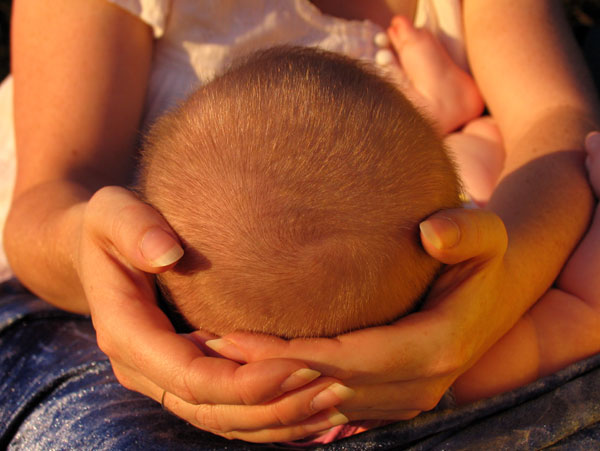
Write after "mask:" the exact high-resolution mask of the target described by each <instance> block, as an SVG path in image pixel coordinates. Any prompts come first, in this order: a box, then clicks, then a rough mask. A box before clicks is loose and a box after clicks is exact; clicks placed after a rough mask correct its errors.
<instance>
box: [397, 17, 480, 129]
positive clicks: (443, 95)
mask: <svg viewBox="0 0 600 451" xmlns="http://www.w3.org/2000/svg"><path fill="white" fill-rule="evenodd" d="M388 36H389V37H390V41H391V43H392V46H393V47H394V49H395V51H396V53H397V55H398V59H399V62H400V65H401V67H402V69H403V71H404V73H405V74H406V77H407V78H408V80H409V81H410V82H411V85H412V88H413V91H414V92H405V94H406V95H407V96H408V97H409V98H410V99H411V100H412V101H413V102H414V103H416V104H417V106H419V107H421V108H424V109H425V110H426V111H428V112H429V113H430V114H431V115H432V116H433V119H434V120H436V121H438V123H439V125H440V128H441V130H442V132H443V133H449V132H451V131H452V130H455V129H457V128H458V127H460V126H461V125H463V124H465V123H467V122H468V121H470V120H471V119H474V118H476V117H478V116H480V115H481V113H482V111H483V106H484V104H483V99H482V98H481V94H480V93H479V89H478V88H477V85H476V84H475V81H474V80H473V78H472V77H471V76H470V75H469V74H467V73H466V72H465V71H463V70H462V69H461V68H459V67H458V66H457V65H456V64H455V63H454V61H452V59H451V58H450V56H449V55H448V53H447V52H446V50H445V49H444V48H443V47H442V45H441V44H440V43H439V42H438V41H437V40H436V39H435V37H433V35H432V34H431V33H430V32H429V31H427V30H423V29H416V28H415V27H414V26H413V25H412V23H411V22H410V21H409V20H408V19H407V18H405V17H403V16H396V17H395V18H394V19H393V20H392V24H391V25H390V27H389V29H388Z"/></svg>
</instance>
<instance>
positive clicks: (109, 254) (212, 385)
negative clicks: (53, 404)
mask: <svg viewBox="0 0 600 451" xmlns="http://www.w3.org/2000/svg"><path fill="white" fill-rule="evenodd" d="M182 255H183V250H182V248H181V246H180V245H179V243H178V240H177V238H176V236H175V234H174V232H173V231H172V230H171V228H170V227H169V225H168V224H167V222H166V221H165V220H164V218H163V217H162V216H161V215H160V214H159V213H158V212H157V211H156V210H154V209H153V208H152V207H150V206H149V205H147V204H145V203H143V202H141V201H140V200H139V199H138V198H137V197H136V196H135V195H134V194H133V193H132V192H130V191H128V190H126V189H124V188H120V187H105V188H102V189H100V190H99V191H97V192H96V193H95V194H94V195H93V196H92V198H91V199H90V201H89V202H88V203H87V205H86V207H85V211H84V219H83V226H82V231H81V236H80V246H79V251H78V256H77V269H78V273H79V276H80V280H81V282H82V285H83V288H84V291H85V295H86V298H87V301H88V303H89V306H90V311H91V314H92V320H93V323H94V327H95V328H96V332H97V339H98V344H99V346H100V348H101V349H102V350H103V351H104V352H105V353H106V354H107V355H108V357H109V358H110V361H111V364H112V366H113V370H114V372H115V375H116V376H117V379H118V380H119V382H120V383H121V384H123V385H124V386H125V387H127V388H129V389H131V390H135V391H138V392H140V393H143V394H144V395H147V396H149V397H151V398H153V399H154V400H156V401H158V402H161V399H162V397H163V391H165V392H166V395H165V397H164V399H162V401H164V405H165V406H166V407H167V408H168V409H169V410H170V411H172V412H173V413H174V414H176V415H177V416H179V417H181V418H183V419H185V420H186V421H188V422H190V423H192V424H194V425H196V426H198V427H200V428H202V429H207V430H209V431H211V432H214V433H216V434H219V435H223V436H226V437H229V438H242V439H245V440H249V441H283V440H293V439H295V438H299V437H304V436H306V435H309V434H311V433H314V432H318V431H321V430H324V429H327V428H329V427H331V426H332V425H334V424H335V423H336V422H337V423H339V422H340V421H342V422H343V421H346V420H345V418H344V417H343V416H342V415H341V414H339V413H338V412H337V411H336V410H335V409H332V407H333V406H335V405H336V404H338V403H341V402H342V401H343V400H344V399H343V398H346V397H347V396H348V395H349V394H351V392H349V391H344V390H343V389H341V390H340V388H339V387H338V386H334V387H333V391H331V390H330V391H326V390H327V389H328V388H329V387H330V386H331V385H332V384H333V383H335V382H336V380H335V379H332V378H324V377H319V376H320V373H318V372H317V371H314V370H310V369H308V367H307V365H306V364H304V363H302V362H300V361H297V360H292V359H270V360H264V361H260V362H256V363H250V364H246V365H242V364H239V363H237V362H235V361H233V360H228V359H225V358H220V357H218V356H216V354H215V353H214V352H213V351H210V349H209V348H207V347H204V346H203V345H202V344H201V343H200V342H198V341H192V339H188V338H187V337H186V336H182V335H178V334H176V333H175V331H174V329H173V326H172V325H171V323H170V322H169V320H168V319H167V317H166V316H165V315H164V313H163V312H162V311H161V310H160V309H159V308H158V306H157V305H156V301H155V291H154V280H153V276H152V274H153V273H159V272H163V271H167V270H169V269H171V268H172V267H173V266H174V265H175V264H176V262H177V260H178V259H179V258H180V257H181V256H182ZM300 387H303V388H302V390H297V389H298V388H300ZM322 392H323V393H324V394H323V395H322V396H321V397H320V398H317V400H316V401H315V400H314V399H315V397H316V396H317V395H318V394H319V393H322ZM319 399H320V400H319ZM225 413H226V415H225ZM291 424H293V425H294V426H290V427H287V426H286V425H291Z"/></svg>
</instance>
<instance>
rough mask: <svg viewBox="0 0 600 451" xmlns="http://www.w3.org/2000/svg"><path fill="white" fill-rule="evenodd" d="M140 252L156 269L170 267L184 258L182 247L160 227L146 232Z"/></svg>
mask: <svg viewBox="0 0 600 451" xmlns="http://www.w3.org/2000/svg"><path fill="white" fill-rule="evenodd" d="M140 250H141V252H142V255H143V256H144V258H145V259H146V260H147V261H148V263H149V264H150V266H152V267H154V268H160V267H162V266H169V265H171V264H173V263H175V262H176V261H177V260H179V259H180V258H181V257H182V256H183V249H182V248H181V246H180V245H179V244H178V243H177V242H176V241H175V239H174V238H173V237H172V236H171V235H170V234H168V233H167V232H165V231H164V230H163V229H161V228H160V227H153V228H151V229H150V230H148V231H147V232H146V234H145V235H144V238H142V242H141V244H140Z"/></svg>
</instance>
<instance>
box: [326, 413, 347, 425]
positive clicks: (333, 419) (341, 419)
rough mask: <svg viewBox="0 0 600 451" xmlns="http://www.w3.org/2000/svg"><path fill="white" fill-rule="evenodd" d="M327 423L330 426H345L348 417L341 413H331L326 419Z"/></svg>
mask: <svg viewBox="0 0 600 451" xmlns="http://www.w3.org/2000/svg"><path fill="white" fill-rule="evenodd" d="M328 420H329V422H330V423H331V425H332V426H339V425H340V424H346V423H348V421H350V420H349V419H348V417H347V416H346V415H344V414H343V413H341V412H332V413H331V415H329V417H328Z"/></svg>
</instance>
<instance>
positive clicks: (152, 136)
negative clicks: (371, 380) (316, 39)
mask: <svg viewBox="0 0 600 451" xmlns="http://www.w3.org/2000/svg"><path fill="white" fill-rule="evenodd" d="M139 188H140V191H141V192H142V194H143V196H144V198H145V199H146V200H147V201H148V202H150V203H151V204H152V205H154V206H155V207H156V208H158V209H159V211H161V213H162V214H163V215H164V216H165V218H166V219H167V220H168V221H169V223H170V224H171V225H172V227H173V228H174V230H175V231H176V232H177V233H178V234H179V236H180V238H181V240H182V242H183V243H184V245H185V256H184V257H183V259H182V260H181V262H180V263H179V264H178V265H177V266H176V267H175V269H174V270H173V271H171V272H168V273H165V274H164V275H162V276H160V279H159V280H160V284H161V286H162V288H163V291H164V292H165V294H166V296H167V297H168V298H169V299H170V301H171V302H172V303H173V304H174V305H175V306H176V307H177V309H178V310H179V311H180V312H181V313H182V314H183V316H184V317H185V318H186V319H187V321H188V322H189V323H190V324H191V325H192V326H193V327H196V328H203V329H206V330H209V331H212V332H214V333H216V334H225V333H227V332H231V331H233V330H250V331H257V332H265V333H270V334H277V335H280V336H284V337H295V336H331V335H336V334H339V333H341V332H344V331H347V330H351V329H356V328H361V327H367V326H371V325H375V324H381V323H386V322H389V321H391V320H393V319H395V318H396V317H398V316H399V315H402V314H404V313H406V312H407V311H409V310H410V309H412V308H413V307H414V305H415V303H416V302H417V301H418V299H419V298H420V297H421V296H422V294H423V292H424V291H425V290H426V288H427V286H428V284H429V283H430V281H431V279H432V278H433V276H434V274H435V272H436V271H437V269H438V267H439V265H438V264H437V263H436V262H435V261H434V260H433V259H431V258H430V257H429V256H427V255H426V254H425V252H424V251H423V250H422V249H421V247H420V245H419V242H418V233H417V226H418V223H419V222H420V221H421V220H423V219H424V218H425V217H427V216H428V215H430V214H431V213H433V212H434V211H437V210H439V209H442V208H450V207H456V206H458V205H459V201H458V193H459V184H458V181H457V178H456V175H455V172H454V168H453V166H452V164H451V162H450V161H449V159H448V157H447V154H446V151H445V149H444V147H443V145H442V143H441V140H440V138H439V137H438V136H437V135H436V134H435V132H434V131H433V129H432V127H431V126H430V124H429V123H428V121H427V120H425V119H424V118H423V117H422V116H421V115H420V114H419V113H418V112H417V111H416V110H415V108H414V107H413V106H412V105H411V104H410V102H408V101H407V100H406V98H405V97H404V96H403V95H402V94H401V93H400V92H399V91H397V90H396V89H395V88H394V87H393V86H392V85H391V84H389V83H388V82H386V81H385V80H383V79H382V78H381V77H379V76H378V75H376V74H375V73H373V72H372V71H371V70H369V69H368V68H367V67H366V66H364V65H363V64H362V63H359V62H357V61H355V60H352V59H349V58H346V57H343V56H340V55H336V54H332V53H328V52H324V51H320V50H315V49H304V48H292V47H278V48H273V49H269V50H266V51H262V52H259V53H256V54H254V55H252V56H250V57H249V58H247V59H246V60H244V61H243V62H241V63H238V64H237V65H236V66H234V67H233V68H232V69H230V70H229V71H227V72H226V73H225V74H223V75H222V76H220V77H218V78H216V79H215V80H214V81H212V82H210V83H208V84H207V85H205V86H203V87H201V88H200V89H198V90H197V91H196V92H194V93H193V94H192V95H191V96H190V97H189V98H188V99H187V101H185V102H184V103H183V104H182V105H181V106H180V107H179V108H177V109H176V110H174V111H173V112H171V113H168V114H167V115H165V116H164V117H163V118H161V119H160V120H159V121H158V122H157V123H156V125H155V126H154V127H153V128H152V130H151V131H150V133H149V135H148V137H147V140H146V144H145V149H144V152H143V158H142V163H141V174H140V185H139Z"/></svg>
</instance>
